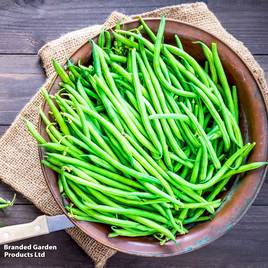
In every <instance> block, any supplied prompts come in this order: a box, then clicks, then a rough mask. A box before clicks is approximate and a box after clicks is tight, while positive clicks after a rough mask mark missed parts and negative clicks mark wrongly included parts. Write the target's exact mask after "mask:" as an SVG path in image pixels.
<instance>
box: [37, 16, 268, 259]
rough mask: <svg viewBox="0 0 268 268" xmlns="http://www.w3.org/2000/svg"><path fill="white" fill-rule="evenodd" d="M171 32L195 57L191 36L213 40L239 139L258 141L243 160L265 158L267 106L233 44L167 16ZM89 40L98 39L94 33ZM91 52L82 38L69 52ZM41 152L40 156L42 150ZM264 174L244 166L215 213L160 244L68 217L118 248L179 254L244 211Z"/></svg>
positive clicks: (51, 177)
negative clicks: (233, 100) (233, 102)
mask: <svg viewBox="0 0 268 268" xmlns="http://www.w3.org/2000/svg"><path fill="white" fill-rule="evenodd" d="M159 21H160V20H159V18H153V19H146V22H147V23H148V24H149V26H150V27H151V29H153V31H155V32H156V31H157V28H158V25H159ZM137 24H138V22H137V20H133V21H131V22H128V23H126V24H125V26H124V27H125V28H126V29H131V28H133V27H135V26H137ZM174 34H178V35H179V36H180V38H181V40H182V43H183V45H184V48H185V50H186V51H187V52H189V53H190V54H191V55H193V56H194V57H195V58H196V59H197V60H199V61H200V62H202V61H203V60H204V58H203V54H202V51H201V49H200V48H199V46H198V45H196V44H193V43H192V41H196V40H201V41H203V42H205V43H206V44H208V45H210V44H211V43H212V42H217V44H218V48H219V54H220V57H221V59H222V62H223V65H224V69H225V70H226V73H227V76H228V79H229V81H230V83H231V84H233V83H234V84H236V85H237V88H238V97H239V103H240V111H241V116H240V126H241V128H242V130H243V136H244V140H245V142H248V141H250V142H253V141H255V142H256V143H257V144H256V147H255V149H254V151H253V152H252V153H251V155H250V157H249V159H248V161H249V162H253V161H266V160H267V155H268V145H267V141H268V137H267V133H268V131H267V130H268V125H267V111H266V108H265V104H264V99H263V96H262V94H261V92H260V89H259V86H258V82H257V81H256V80H255V79H254V77H253V75H252V73H251V72H250V71H249V69H248V68H247V66H246V65H245V63H244V62H243V61H242V60H241V59H240V58H239V57H238V55H237V54H236V53H235V52H234V51H233V50H232V49H230V48H229V47H228V46H227V45H226V44H224V43H223V42H222V41H220V40H219V39H217V38H216V37H215V36H213V35H211V34H209V33H207V32H205V31H203V30H200V29H199V28H196V27H194V26H190V25H187V24H184V23H181V22H178V21H174V20H167V22H166V32H165V42H167V43H174ZM94 40H97V36H96V37H95V38H94ZM90 55H91V47H90V45H89V44H88V43H86V44H84V45H83V46H82V47H81V48H80V49H78V50H77V51H76V52H75V53H74V54H73V56H72V60H73V61H74V62H77V61H78V59H82V60H83V61H84V62H87V61H88V60H89V59H90ZM59 81H60V79H59V78H58V77H57V78H56V79H55V81H54V83H53V85H52V86H51V88H50V93H51V94H54V93H55V92H56V91H57V88H58V82H59ZM43 108H44V111H45V113H46V114H48V106H47V104H45V105H44V107H43ZM40 131H41V133H42V135H43V136H44V137H45V138H47V136H46V133H45V128H44V126H43V124H40ZM40 157H41V158H43V155H42V152H41V151H40ZM43 172H44V176H45V178H46V181H47V184H48V186H49V188H50V191H51V193H52V195H53V197H54V198H55V200H56V201H57V203H58V205H59V206H60V207H61V209H62V211H63V212H64V213H65V214H66V211H65V209H64V207H63V205H62V201H61V197H60V194H59V191H58V187H57V175H56V174H55V173H54V172H53V171H51V170H50V169H48V168H46V167H43ZM265 174H266V168H260V169H258V170H255V171H252V172H248V173H247V174H246V175H245V176H243V177H242V178H241V179H240V180H239V181H237V182H234V183H232V184H231V185H230V186H229V190H228V193H227V195H226V198H225V200H226V201H225V202H224V204H223V205H222V206H221V208H220V209H219V210H218V211H217V215H216V217H215V218H214V219H213V220H212V221H208V222H204V223H201V224H198V225H196V226H195V227H193V228H192V229H190V232H189V233H188V234H186V235H183V236H178V237H177V243H176V244H175V243H174V242H168V243H167V244H165V245H164V246H160V245H159V242H158V241H156V240H155V239H153V238H151V237H141V238H126V237H117V238H108V236H107V235H108V233H109V227H108V226H106V225H103V224H95V223H87V222H78V221H74V220H72V221H73V223H74V224H75V225H76V226H77V227H78V228H79V229H81V230H82V231H83V232H85V233H86V234H87V235H89V236H90V237H92V238H94V239H95V240H97V241H98V242H100V243H102V244H104V245H106V246H108V247H111V248H114V249H116V250H118V251H122V252H125V253H129V254H135V255H140V256H157V257H163V256H172V255H178V254H182V253H186V252H189V251H192V250H195V249H197V248H200V247H202V246H204V245H206V244H208V243H211V242H212V241H214V240H215V239H217V238H218V237H220V236H222V235H223V234H224V233H225V232H227V231H228V230H230V229H231V228H232V227H233V226H234V225H235V224H236V223H237V222H238V221H239V220H240V219H241V217H242V216H243V215H244V214H245V213H246V211H247V210H248V208H249V207H250V205H251V203H252V202H253V201H254V199H255V198H256V196H257V194H258V192H259V190H260V188H261V186H262V184H263V181H264V179H265ZM66 215H67V214H66Z"/></svg>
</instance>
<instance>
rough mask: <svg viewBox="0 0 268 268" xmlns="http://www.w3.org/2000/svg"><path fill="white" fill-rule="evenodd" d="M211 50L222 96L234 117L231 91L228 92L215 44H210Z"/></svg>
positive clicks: (228, 88)
mask: <svg viewBox="0 0 268 268" xmlns="http://www.w3.org/2000/svg"><path fill="white" fill-rule="evenodd" d="M211 50H212V55H213V60H214V63H215V67H216V70H217V74H218V76H219V80H220V82H221V85H222V88H223V90H224V96H225V98H226V102H227V107H228V108H229V110H230V111H231V113H232V115H233V116H235V110H234V103H233V100H232V94H231V90H230V87H229V84H228V81H227V78H226V75H225V73H224V69H223V66H222V63H221V60H220V57H219V55H218V50H217V44H216V43H212V44H211Z"/></svg>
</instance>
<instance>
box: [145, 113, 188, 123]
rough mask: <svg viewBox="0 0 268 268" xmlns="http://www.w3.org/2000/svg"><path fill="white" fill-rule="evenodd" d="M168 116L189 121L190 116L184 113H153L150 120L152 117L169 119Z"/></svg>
mask: <svg viewBox="0 0 268 268" xmlns="http://www.w3.org/2000/svg"><path fill="white" fill-rule="evenodd" d="M167 118H172V119H177V120H181V121H188V122H189V118H188V116H186V115H184V114H152V115H150V116H149V119H150V120H152V119H167Z"/></svg>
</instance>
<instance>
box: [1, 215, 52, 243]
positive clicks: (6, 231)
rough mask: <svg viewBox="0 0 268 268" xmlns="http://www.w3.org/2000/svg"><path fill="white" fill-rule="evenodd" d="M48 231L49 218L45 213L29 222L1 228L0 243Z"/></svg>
mask: <svg viewBox="0 0 268 268" xmlns="http://www.w3.org/2000/svg"><path fill="white" fill-rule="evenodd" d="M48 233H49V230H48V226H47V219H46V216H45V215H43V216H39V217H37V218H36V219H35V220H34V221H32V222H29V223H24V224H18V225H11V226H7V227H2V228H0V245H2V244H7V243H10V242H15V241H19V240H23V239H27V238H30V237H35V236H40V235H44V234H48Z"/></svg>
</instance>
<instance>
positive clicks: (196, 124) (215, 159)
mask: <svg viewBox="0 0 268 268" xmlns="http://www.w3.org/2000/svg"><path fill="white" fill-rule="evenodd" d="M180 105H181V107H182V109H183V110H184V111H185V113H186V114H187V115H188V117H189V119H190V120H191V121H192V122H193V125H194V127H195V128H196V131H197V133H198V134H199V135H200V136H201V137H202V138H203V139H204V142H205V144H206V147H207V150H208V153H209V154H210V157H211V160H212V162H213V164H214V165H215V168H216V169H219V168H220V167H221V163H220V161H219V159H218V157H217V155H216V152H215V151H214V149H213V147H212V145H211V142H210V141H209V139H208V138H207V135H206V133H205V131H204V130H203V128H202V126H201V125H200V124H199V122H198V120H197V119H196V117H195V116H194V115H193V114H192V113H191V112H190V111H189V109H188V108H187V107H186V106H185V105H184V104H183V103H182V102H181V103H180Z"/></svg>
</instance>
